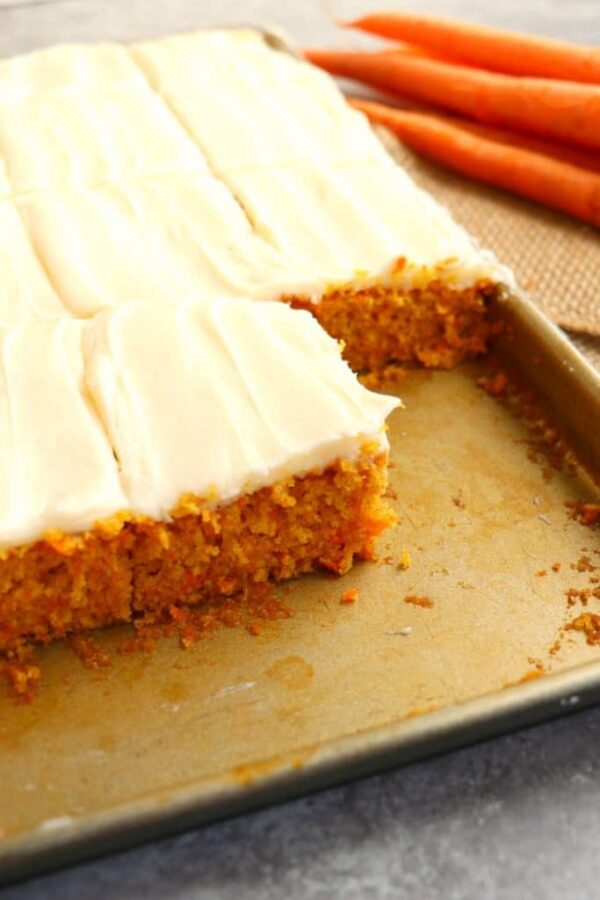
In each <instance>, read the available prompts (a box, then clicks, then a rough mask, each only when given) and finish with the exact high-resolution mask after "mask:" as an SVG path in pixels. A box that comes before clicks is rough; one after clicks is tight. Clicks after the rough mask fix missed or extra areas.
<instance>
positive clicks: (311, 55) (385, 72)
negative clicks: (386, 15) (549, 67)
mask: <svg viewBox="0 0 600 900" xmlns="http://www.w3.org/2000/svg"><path fill="white" fill-rule="evenodd" d="M306 57H307V59H309V60H310V61H311V62H313V63H315V64H316V65H318V66H321V68H323V69H326V70H327V71H328V72H331V73H332V74H334V75H341V76H344V77H346V78H354V79H357V80H358V81H364V82H366V83H367V84H371V85H373V86H375V87H378V88H382V89H384V90H387V91H389V92H391V93H393V94H397V95H400V96H405V97H411V98H415V99H417V100H424V101H426V102H428V103H434V104H436V105H438V106H443V107H446V108H448V109H452V110H454V111H455V112H458V113H461V114H462V115H464V116H466V117H467V118H472V119H476V120H478V121H480V122H484V123H486V124H488V125H498V126H500V127H501V128H508V129H509V130H515V131H524V132H526V133H531V134H536V135H540V136H541V137H547V138H552V139H556V140H559V141H564V142H565V143H567V144H575V145H578V146H582V147H591V148H592V149H594V150H597V149H600V86H598V87H596V86H592V85H583V84H575V83H573V82H567V81H553V80H550V79H543V78H514V77H513V76H512V75H498V74H496V73H493V72H482V71H480V70H477V69H470V68H467V67H466V66H459V65H453V64H451V63H447V62H441V61H438V60H434V59H428V58H426V57H419V56H415V55H414V54H412V53H405V52H404V51H403V50H402V49H401V48H400V49H398V48H396V49H394V50H387V51H379V52H376V53H359V52H352V51H346V50H327V49H312V50H308V51H306Z"/></svg>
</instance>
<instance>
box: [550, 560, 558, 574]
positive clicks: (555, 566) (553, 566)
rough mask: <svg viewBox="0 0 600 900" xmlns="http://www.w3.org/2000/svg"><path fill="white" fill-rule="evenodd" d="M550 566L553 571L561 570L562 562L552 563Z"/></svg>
mask: <svg viewBox="0 0 600 900" xmlns="http://www.w3.org/2000/svg"><path fill="white" fill-rule="evenodd" d="M550 568H551V569H552V571H553V572H560V563H559V562H555V563H552V565H551V566H550Z"/></svg>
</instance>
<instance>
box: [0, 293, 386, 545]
mask: <svg viewBox="0 0 600 900" xmlns="http://www.w3.org/2000/svg"><path fill="white" fill-rule="evenodd" d="M397 405H398V401H397V400H396V399H395V398H393V397H387V396H382V395H378V394H374V393H371V392H370V391H367V390H366V389H365V388H364V387H362V386H361V385H360V384H359V382H358V381H357V380H356V378H355V376H354V375H353V374H352V373H351V372H350V370H349V369H348V367H347V365H346V364H345V363H344V362H343V361H342V360H341V358H340V351H339V347H338V345H337V344H336V342H335V341H334V340H332V339H331V338H329V337H328V336H327V335H326V334H325V333H324V332H323V331H322V329H321V328H320V327H319V326H318V324H317V323H316V321H315V320H314V319H313V318H312V316H310V315H309V314H308V313H302V312H297V311H293V310H291V309H289V307H287V306H286V305H285V304H279V303H265V304H254V303H248V301H247V300H228V301H220V302H212V303H211V302H204V303H201V304H193V305H185V304H182V305H178V306H171V305H162V304H156V303H131V304H128V305H126V306H123V307H120V308H119V309H114V310H109V311H108V310H107V311H106V312H104V313H101V314H99V315H98V316H97V317H95V318H94V319H92V320H91V321H88V322H82V321H75V320H72V319H63V320H61V321H56V322H52V323H42V322H34V323H29V324H25V325H20V326H16V327H15V328H13V329H8V330H6V331H4V332H1V333H0V548H5V547H9V546H13V545H16V544H20V543H24V542H27V541H32V540H36V539H37V538H39V537H41V536H42V535H43V533H44V532H45V531H46V530H47V529H53V528H60V529H62V530H63V531H65V532H67V533H76V532H79V531H83V530H86V529H88V528H90V527H91V526H92V525H93V523H94V522H95V521H96V520H97V519H102V518H107V517H110V516H111V515H113V514H114V513H117V512H120V511H122V510H129V511H130V512H132V513H134V514H138V513H139V514H145V515H148V516H151V517H153V518H156V519H163V520H164V519H168V517H169V512H170V511H171V510H172V509H173V508H174V507H175V506H176V505H177V503H178V501H179V500H180V499H181V497H182V495H185V494H194V495H196V496H199V497H205V498H207V500H208V501H209V502H213V503H214V502H226V501H228V500H231V499H233V498H234V497H236V496H238V495H239V494H241V493H243V492H246V491H250V490H255V489H257V488H259V487H262V486H264V485H268V484H271V483H273V482H274V481H276V480H278V479H280V478H283V477H286V476H289V475H298V474H302V473H305V472H307V471H310V470H313V469H321V468H323V467H324V466H327V465H328V464H329V463H331V462H333V461H334V460H335V459H337V458H338V457H343V458H354V457H356V456H357V454H358V453H359V452H360V449H361V446H362V444H363V443H364V441H365V440H367V439H375V440H377V441H379V442H380V444H381V446H382V447H386V446H387V443H386V439H385V435H384V433H383V426H384V421H385V418H386V416H387V415H388V414H389V413H390V412H391V411H392V409H394V407H396V406H397Z"/></svg>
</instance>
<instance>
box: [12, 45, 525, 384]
mask: <svg viewBox="0 0 600 900" xmlns="http://www.w3.org/2000/svg"><path fill="white" fill-rule="evenodd" d="M0 197H1V198H2V199H1V200H0V203H1V204H2V207H3V211H2V212H0V297H1V299H0V322H5V323H6V324H12V323H14V322H18V321H23V320H28V319H30V318H32V317H34V316H37V315H38V314H39V315H44V316H50V317H54V316H56V314H57V309H58V310H60V314H61V315H65V316H76V317H90V316H92V315H94V314H95V313H96V312H98V311H100V310H102V309H105V308H106V307H109V306H117V305H120V304H122V303H126V302H129V301H132V300H140V299H143V300H153V301H158V302H164V303H169V304H172V303H178V302H181V301H197V302H205V301H206V300H210V299H212V298H224V297H236V296H241V297H244V298H248V299H254V300H277V299H278V300H282V299H283V300H287V301H288V302H289V303H290V304H291V305H293V306H297V307H304V308H306V309H309V310H310V311H311V312H312V313H313V314H314V315H315V316H316V317H317V318H318V320H319V321H320V322H321V323H322V324H323V326H324V327H325V328H326V330H328V331H329V333H330V334H331V335H333V336H334V337H336V338H338V339H341V340H343V341H344V344H345V354H346V358H347V359H348V360H349V362H350V364H351V365H352V367H353V368H354V369H356V370H363V369H377V368H380V367H382V366H384V365H386V364H387V363H388V362H390V361H393V360H397V361H408V362H412V361H418V362H420V363H423V364H425V365H430V366H451V365H454V364H455V363H457V362H458V361H460V360H461V359H462V358H464V357H465V356H469V355H472V354H475V353H479V352H481V351H482V350H484V349H485V345H486V341H487V338H488V335H489V331H490V325H489V321H488V320H489V315H488V308H489V304H490V302H491V300H492V298H493V296H494V295H495V294H496V293H497V292H498V291H500V290H502V289H503V286H504V285H505V284H507V283H508V284H510V281H511V276H510V274H509V273H508V272H507V271H506V270H505V269H503V268H502V267H501V266H499V265H498V263H497V262H496V261H495V260H494V259H493V258H492V257H491V255H490V254H489V253H487V252H485V251H483V250H481V249H480V248H479V247H478V246H476V244H475V243H474V241H473V240H472V239H471V238H470V236H469V235H468V234H467V233H466V232H465V231H464V230H463V229H462V228H461V227H459V226H458V225H457V224H456V223H455V222H454V221H453V220H452V218H451V217H450V215H449V213H448V212H447V211H446V210H445V209H443V208H442V207H441V206H439V204H437V203H436V202H435V201H434V200H433V198H431V197H430V196H429V195H427V194H426V193H424V192H423V191H421V190H420V189H419V188H418V187H417V186H416V185H415V184H414V182H413V181H412V180H411V179H410V178H409V176H408V175H407V174H406V172H404V171H403V170H402V169H401V168H400V167H399V166H397V165H396V163H394V162H393V161H392V159H391V158H390V157H389V156H388V154H387V152H386V151H385V149H384V148H383V146H382V144H381V143H380V142H379V140H378V138H377V137H376V136H375V134H374V133H373V132H372V130H371V129H370V127H369V125H368V123H367V120H366V119H365V118H364V117H363V115H362V114H361V113H359V112H357V111H356V110H352V109H350V108H349V107H348V105H347V104H346V102H345V100H344V98H343V95H342V94H341V93H340V92H339V90H338V88H337V87H336V86H335V84H334V82H333V80H332V79H331V78H330V77H329V76H328V75H326V74H325V73H323V72H321V71H319V70H318V69H316V68H315V67H313V66H311V65H310V64H308V63H306V62H304V61H302V60H299V59H297V58H295V57H294V56H293V55H291V54H290V53H289V52H286V51H285V50H283V49H281V48H280V47H277V46H275V44H274V42H273V41H270V40H268V39H266V38H265V37H264V36H263V35H262V34H260V33H258V32H256V31H252V30H231V31H226V30H221V31H206V32H194V33H189V34H181V35H175V36H171V37H166V38H161V39H158V40H151V41H143V42H140V43H137V44H132V45H130V46H120V45H116V44H100V45H89V46H86V45H81V46H59V47H54V48H50V49H47V50H42V51H38V52H36V53H32V54H29V55H27V56H22V57H17V58H14V59H10V60H5V61H3V62H0ZM13 220H14V221H16V222H17V223H18V224H17V225H16V226H14V227H13V226H12V225H11V221H13ZM5 272H7V273H8V274H7V275H6V276H5V275H4V273H5ZM6 279H8V282H7V281H6ZM13 283H17V287H16V289H10V290H9V288H6V289H5V285H6V284H8V285H9V287H10V286H11V285H12V284H13ZM34 285H35V287H34Z"/></svg>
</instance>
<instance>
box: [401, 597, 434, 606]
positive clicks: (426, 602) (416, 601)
mask: <svg viewBox="0 0 600 900" xmlns="http://www.w3.org/2000/svg"><path fill="white" fill-rule="evenodd" d="M404 602H405V603H408V604H410V605H411V606H421V607H422V608H423V609H431V608H432V607H433V600H431V599H430V598H429V597H417V596H415V594H407V595H406V597H405V598H404Z"/></svg>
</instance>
